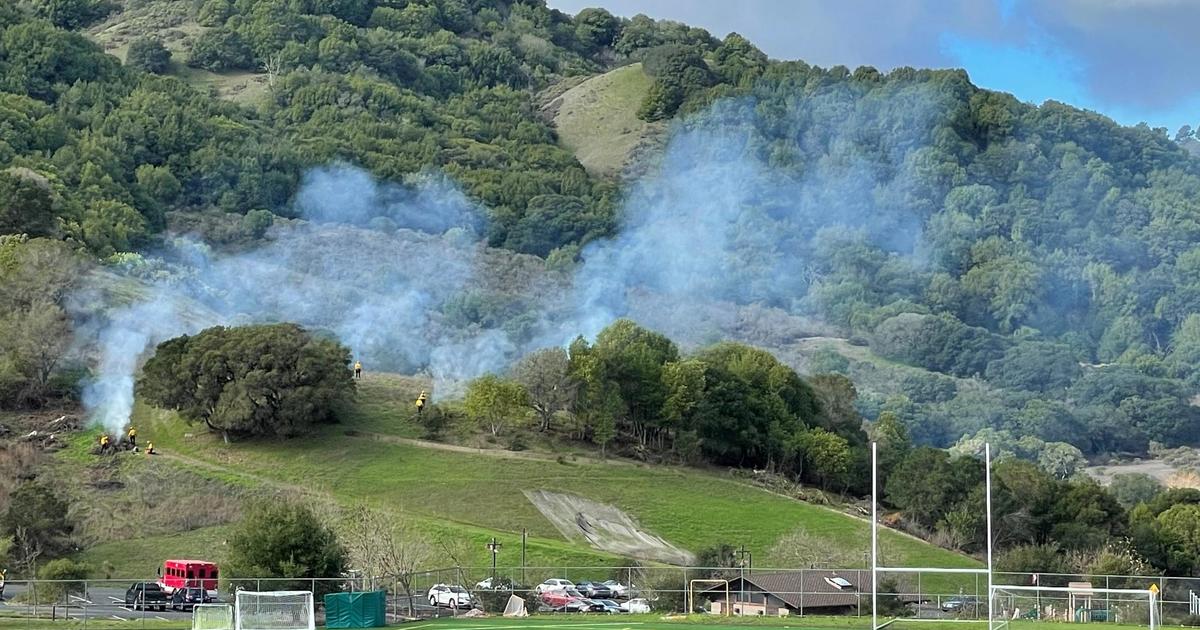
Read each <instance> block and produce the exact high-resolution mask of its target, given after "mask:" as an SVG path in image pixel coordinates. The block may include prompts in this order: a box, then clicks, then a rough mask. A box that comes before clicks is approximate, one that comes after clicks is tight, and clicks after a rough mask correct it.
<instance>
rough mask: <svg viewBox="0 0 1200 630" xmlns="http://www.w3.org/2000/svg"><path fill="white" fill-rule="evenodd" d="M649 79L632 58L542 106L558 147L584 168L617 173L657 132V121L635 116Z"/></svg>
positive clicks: (659, 132)
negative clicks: (550, 120) (648, 120)
mask: <svg viewBox="0 0 1200 630" xmlns="http://www.w3.org/2000/svg"><path fill="white" fill-rule="evenodd" d="M650 84H651V79H650V77H649V76H647V75H646V73H645V72H643V71H642V64H640V63H634V64H630V65H628V66H624V67H622V68H617V69H616V70H611V71H609V72H606V73H604V74H601V75H598V76H595V77H592V78H590V79H587V80H586V81H584V82H582V83H580V84H579V85H576V86H574V87H572V88H571V89H569V90H567V91H566V92H564V93H562V94H561V95H559V96H557V97H555V98H554V99H552V100H551V101H550V102H549V103H547V104H546V105H544V106H543V108H542V109H543V111H545V112H546V113H547V114H548V115H550V116H552V117H553V120H554V128H555V129H556V130H557V131H558V137H559V138H560V139H561V141H562V144H563V146H564V147H567V148H568V149H570V150H571V152H572V153H574V154H575V158H576V159H578V160H579V163H580V164H582V165H583V167H584V168H585V169H587V171H588V172H589V173H593V174H596V175H600V176H605V177H613V176H617V175H621V174H622V173H623V172H624V171H625V169H626V168H627V167H628V166H630V164H629V163H630V160H631V159H632V158H634V157H635V155H636V154H637V152H638V149H639V148H640V147H642V146H643V145H644V144H645V143H647V142H651V141H652V139H653V138H655V137H657V136H661V134H662V133H663V129H662V125H656V124H651V123H647V122H645V121H643V120H640V119H638V117H637V110H638V107H639V106H640V105H641V102H642V99H644V98H645V97H646V92H647V91H648V90H649V89H650Z"/></svg>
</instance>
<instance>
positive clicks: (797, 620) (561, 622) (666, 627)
mask: <svg viewBox="0 0 1200 630" xmlns="http://www.w3.org/2000/svg"><path fill="white" fill-rule="evenodd" d="M880 622H881V623H882V622H883V620H882V619H881V620H880ZM1049 625H1065V624H1062V623H1061V622H1037V621H1020V622H1012V623H1011V624H1010V625H1009V626H1008V627H1007V628H1008V630H1045V629H1046V627H1047V626H1049ZM689 626H700V627H703V628H704V629H705V630H744V629H745V628H754V627H762V628H796V629H800V630H867V629H869V628H870V627H871V618H870V617H867V616H864V617H823V616H812V615H806V616H803V617H799V616H796V617H783V618H774V617H770V618H764V617H734V618H730V617H715V616H713V617H708V616H700V615H691V616H688V617H682V616H679V617H662V616H659V615H628V616H621V617H609V616H584V615H552V616H535V617H526V618H523V619H506V618H503V617H486V618H471V619H463V618H457V619H451V618H446V619H439V620H434V621H413V622H408V623H403V624H392V625H390V626H388V627H391V628H408V629H409V630H420V629H425V630H576V629H577V630H679V629H680V628H686V627H689ZM1097 626H1102V627H1103V628H1104V630H1135V629H1136V628H1145V626H1136V625H1128V624H1115V623H1104V624H1096V623H1094V624H1091V627H1097ZM85 627H86V628H97V629H103V630H116V629H120V628H131V629H135V628H136V629H142V628H145V629H146V630H174V629H176V628H190V627H191V626H190V624H188V623H187V622H160V621H152V620H151V621H145V622H143V621H141V620H134V621H124V622H121V621H104V620H91V621H88V623H87V625H86V626H85V625H84V623H83V622H82V621H77V620H72V621H63V620H59V621H49V620H31V619H12V618H3V617H0V629H7V628H14V629H15V628H22V629H24V630H60V629H64V628H70V629H75V628H80V629H82V628H85ZM887 627H888V628H891V629H894V630H950V629H952V628H956V629H959V630H985V629H986V628H987V622H986V621H959V622H953V623H945V622H935V621H921V620H915V619H905V620H901V621H898V622H895V623H892V624H890V625H888V626H887Z"/></svg>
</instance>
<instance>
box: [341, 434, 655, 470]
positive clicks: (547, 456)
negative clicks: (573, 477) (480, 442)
mask: <svg viewBox="0 0 1200 630" xmlns="http://www.w3.org/2000/svg"><path fill="white" fill-rule="evenodd" d="M350 437H363V438H368V439H371V440H375V441H377V442H385V443H388V444H404V445H407V446H416V447H419V448H431V449H434V450H437V451H449V452H451V453H467V454H470V455H484V456H487V457H496V458H499V459H523V460H526V461H535V462H556V461H558V458H559V457H560V456H559V455H553V454H551V453H537V452H534V451H507V450H502V449H498V448H474V447H471V446H461V445H458V444H446V443H443V442H432V441H430V440H418V439H416V438H406V437H400V436H398V435H388V434H386V433H374V432H371V431H360V432H359V433H358V435H357V436H350ZM567 457H569V458H570V459H571V463H574V464H603V465H607V466H637V465H639V464H640V463H641V462H635V461H632V460H627V459H619V458H610V459H598V458H594V457H588V456H586V455H576V454H571V455H568V456H567Z"/></svg>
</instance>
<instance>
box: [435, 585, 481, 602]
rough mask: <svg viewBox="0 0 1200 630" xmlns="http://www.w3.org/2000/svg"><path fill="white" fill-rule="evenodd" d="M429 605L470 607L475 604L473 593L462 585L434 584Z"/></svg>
mask: <svg viewBox="0 0 1200 630" xmlns="http://www.w3.org/2000/svg"><path fill="white" fill-rule="evenodd" d="M429 605H430V606H435V607H436V606H445V607H447V608H470V607H472V606H474V605H475V600H473V599H471V594H470V593H469V592H467V589H465V588H463V587H461V586H447V585H445V584H434V585H433V586H432V587H431V588H430V589H429Z"/></svg>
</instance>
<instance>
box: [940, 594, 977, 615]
mask: <svg viewBox="0 0 1200 630" xmlns="http://www.w3.org/2000/svg"><path fill="white" fill-rule="evenodd" d="M978 603H979V602H978V600H976V599H975V598H974V597H963V596H962V595H959V596H957V597H951V598H950V599H947V600H945V601H943V602H942V610H943V611H944V612H959V611H962V610H969V609H971V608H972V607H973V606H976V605H977V604H978Z"/></svg>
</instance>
